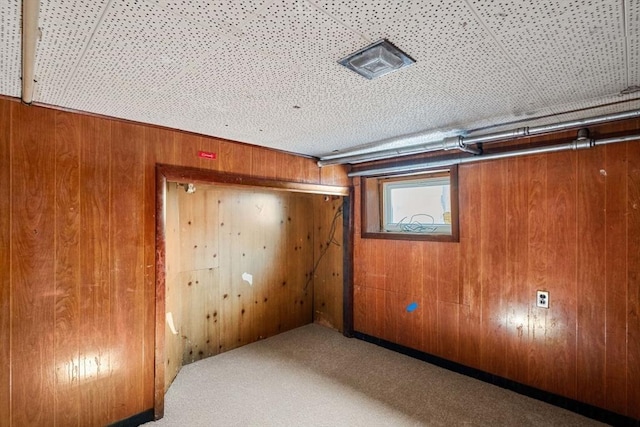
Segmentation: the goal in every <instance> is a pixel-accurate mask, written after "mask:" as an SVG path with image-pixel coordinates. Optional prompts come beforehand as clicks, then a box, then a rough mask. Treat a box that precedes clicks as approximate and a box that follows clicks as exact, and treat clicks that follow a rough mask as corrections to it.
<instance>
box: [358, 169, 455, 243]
mask: <svg viewBox="0 0 640 427" xmlns="http://www.w3.org/2000/svg"><path fill="white" fill-rule="evenodd" d="M444 176H448V177H449V186H450V187H449V191H450V200H451V232H450V233H446V234H445V233H439V232H433V233H429V232H426V233H425V232H416V233H412V232H407V231H399V230H397V231H396V230H390V231H387V230H385V227H384V223H383V220H384V218H385V213H384V209H385V206H384V188H383V187H384V184H386V183H393V182H402V181H418V180H425V179H427V180H428V179H436V178H442V177H444ZM360 190H361V220H362V228H361V236H362V237H363V238H370V239H393V240H423V241H438V242H459V241H460V236H459V213H458V204H459V203H458V167H457V165H453V166H450V167H447V168H438V169H425V170H421V171H420V172H417V173H411V174H396V175H393V174H390V175H382V176H374V177H361V178H360Z"/></svg>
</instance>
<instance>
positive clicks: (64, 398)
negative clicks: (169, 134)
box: [54, 113, 82, 425]
mask: <svg viewBox="0 0 640 427" xmlns="http://www.w3.org/2000/svg"><path fill="white" fill-rule="evenodd" d="M56 119H57V122H58V123H57V127H58V129H59V130H60V136H59V137H58V138H56V139H55V153H56V156H55V161H56V163H55V167H56V174H55V191H56V202H55V224H56V227H55V231H56V232H55V282H54V283H55V295H56V296H55V336H54V340H55V342H54V346H55V364H56V397H55V412H56V414H57V415H58V416H57V418H56V423H59V424H61V425H79V421H80V393H79V390H80V388H79V383H80V360H79V333H78V332H79V330H80V317H79V314H80V313H79V296H80V295H79V293H80V289H79V288H80V269H79V265H80V263H79V260H80V168H79V165H80V143H81V142H80V141H81V135H82V124H81V118H80V117H79V116H70V115H67V114H62V113H57V114H56Z"/></svg>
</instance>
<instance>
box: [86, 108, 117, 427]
mask: <svg viewBox="0 0 640 427" xmlns="http://www.w3.org/2000/svg"><path fill="white" fill-rule="evenodd" d="M82 138H83V143H82V149H81V159H80V182H79V183H80V230H81V236H80V260H79V263H80V266H79V267H80V295H79V303H80V306H79V317H80V321H81V325H82V326H81V328H82V333H80V334H79V336H80V343H79V347H80V352H79V360H80V385H79V388H80V408H81V411H80V412H81V418H80V424H81V425H88V426H89V425H91V426H97V425H101V424H102V423H103V422H104V420H107V419H110V418H109V408H110V407H111V404H110V396H109V395H108V394H107V393H106V392H105V390H108V388H109V386H110V377H111V373H110V371H111V357H110V355H111V352H110V334H109V328H108V325H109V324H110V323H111V302H110V283H111V267H110V266H111V262H110V260H111V258H110V252H109V247H110V244H109V242H110V239H109V235H110V219H109V213H110V212H109V201H110V194H111V191H110V176H111V156H110V151H109V150H108V147H109V141H110V140H111V123H110V122H108V121H105V120H100V119H96V118H87V119H86V120H84V121H83V123H82ZM85 140H88V141H92V143H91V144H86V143H84V141H85ZM105 147H107V149H106V150H105Z"/></svg>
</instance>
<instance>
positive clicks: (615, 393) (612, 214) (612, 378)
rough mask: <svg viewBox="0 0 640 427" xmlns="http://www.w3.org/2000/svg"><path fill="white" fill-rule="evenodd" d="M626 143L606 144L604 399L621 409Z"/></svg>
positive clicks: (623, 390)
mask: <svg viewBox="0 0 640 427" xmlns="http://www.w3.org/2000/svg"><path fill="white" fill-rule="evenodd" d="M627 147H628V146H627V145H620V144H614V145H608V146H606V147H605V150H604V151H605V160H606V162H605V164H606V167H605V168H604V169H603V171H602V172H601V175H603V176H604V179H605V197H606V200H605V203H606V205H605V213H606V216H605V222H606V226H605V230H604V232H605V242H604V247H603V248H602V249H601V250H600V252H601V253H602V252H604V258H605V259H604V265H605V269H606V273H605V274H606V276H605V301H606V304H605V310H604V317H605V328H606V329H605V337H606V340H605V367H604V369H605V375H606V377H605V387H606V390H605V400H606V406H607V407H608V408H611V409H612V410H613V411H615V412H618V413H623V412H624V411H625V410H626V408H627V405H628V403H627V370H628V368H627V360H626V353H627V336H626V335H627V334H626V325H627V313H626V310H621V308H622V307H625V306H626V304H627V291H628V289H627V286H625V284H626V283H627V274H626V272H627V270H628V268H627V221H626V217H627V204H628V201H627V191H628V190H627Z"/></svg>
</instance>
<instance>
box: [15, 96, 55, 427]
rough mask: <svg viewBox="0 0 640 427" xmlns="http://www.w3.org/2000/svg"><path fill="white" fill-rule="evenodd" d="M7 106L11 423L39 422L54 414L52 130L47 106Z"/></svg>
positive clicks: (53, 194) (52, 120) (52, 122)
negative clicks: (9, 114) (9, 130)
mask: <svg viewBox="0 0 640 427" xmlns="http://www.w3.org/2000/svg"><path fill="white" fill-rule="evenodd" d="M3 102H7V101H3ZM11 107H12V109H13V111H12V114H13V120H12V135H11V155H12V157H11V172H12V176H11V181H10V182H11V189H12V194H11V195H12V199H11V218H13V219H15V220H13V221H12V222H11V353H12V356H11V374H12V376H11V406H12V408H11V412H12V414H11V415H12V420H11V422H12V423H13V424H14V425H16V426H19V425H44V424H47V423H51V422H52V420H53V421H54V422H55V419H56V412H55V402H54V400H55V391H56V369H57V366H56V358H55V326H56V310H55V307H56V283H55V262H54V256H53V254H54V253H55V234H56V231H55V206H56V204H55V190H56V188H55V184H56V183H55V176H56V175H55V173H56V170H55V169H56V164H55V147H56V143H55V140H56V136H58V135H57V132H56V131H55V129H56V125H55V113H54V112H53V111H45V110H42V111H35V110H29V109H26V108H22V107H21V106H20V105H18V104H13V105H11ZM52 159H53V161H52ZM3 269H4V268H3ZM38 326H39V327H38ZM59 416H62V414H59Z"/></svg>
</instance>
